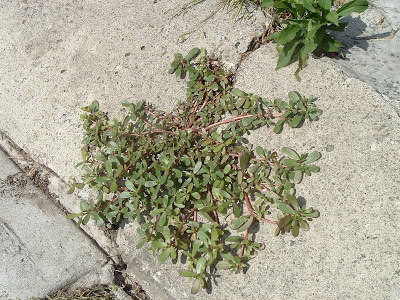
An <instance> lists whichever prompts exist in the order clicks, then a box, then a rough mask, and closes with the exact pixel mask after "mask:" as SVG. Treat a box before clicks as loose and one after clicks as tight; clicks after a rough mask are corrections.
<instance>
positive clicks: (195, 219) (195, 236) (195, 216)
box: [193, 208, 197, 240]
mask: <svg viewBox="0 0 400 300" xmlns="http://www.w3.org/2000/svg"><path fill="white" fill-rule="evenodd" d="M193 221H194V222H197V208H195V209H194V217H193ZM194 240H197V232H195V233H194Z"/></svg>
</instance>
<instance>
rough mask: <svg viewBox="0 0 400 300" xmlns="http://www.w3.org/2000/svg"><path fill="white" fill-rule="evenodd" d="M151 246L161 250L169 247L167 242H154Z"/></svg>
mask: <svg viewBox="0 0 400 300" xmlns="http://www.w3.org/2000/svg"><path fill="white" fill-rule="evenodd" d="M151 246H152V247H153V248H155V249H159V248H166V247H167V246H168V244H167V243H165V242H160V241H153V242H152V243H151Z"/></svg>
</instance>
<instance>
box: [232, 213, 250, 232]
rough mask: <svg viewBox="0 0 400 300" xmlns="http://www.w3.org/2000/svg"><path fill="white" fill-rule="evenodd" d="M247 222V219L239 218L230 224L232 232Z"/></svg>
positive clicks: (244, 217)
mask: <svg viewBox="0 0 400 300" xmlns="http://www.w3.org/2000/svg"><path fill="white" fill-rule="evenodd" d="M247 220H248V218H247V217H246V216H241V217H239V218H238V219H236V220H235V221H233V222H232V223H231V228H232V229H233V230H236V229H238V228H239V227H240V226H242V225H243V224H244V223H246V221H247Z"/></svg>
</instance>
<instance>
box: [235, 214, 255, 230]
mask: <svg viewBox="0 0 400 300" xmlns="http://www.w3.org/2000/svg"><path fill="white" fill-rule="evenodd" d="M251 224H253V217H250V218H249V219H248V220H247V221H246V222H245V223H244V224H243V225H242V226H240V227H239V228H238V229H237V232H242V231H245V230H247V229H248V228H249V227H250V226H251Z"/></svg>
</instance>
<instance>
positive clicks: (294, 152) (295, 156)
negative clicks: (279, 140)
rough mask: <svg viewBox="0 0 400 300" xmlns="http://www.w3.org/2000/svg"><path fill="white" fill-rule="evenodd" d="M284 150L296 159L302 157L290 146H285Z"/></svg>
mask: <svg viewBox="0 0 400 300" xmlns="http://www.w3.org/2000/svg"><path fill="white" fill-rule="evenodd" d="M282 152H283V153H285V154H286V155H287V156H289V157H290V158H291V159H294V160H299V159H300V156H299V155H298V154H297V152H296V151H294V150H293V149H290V148H288V147H283V148H282Z"/></svg>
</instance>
